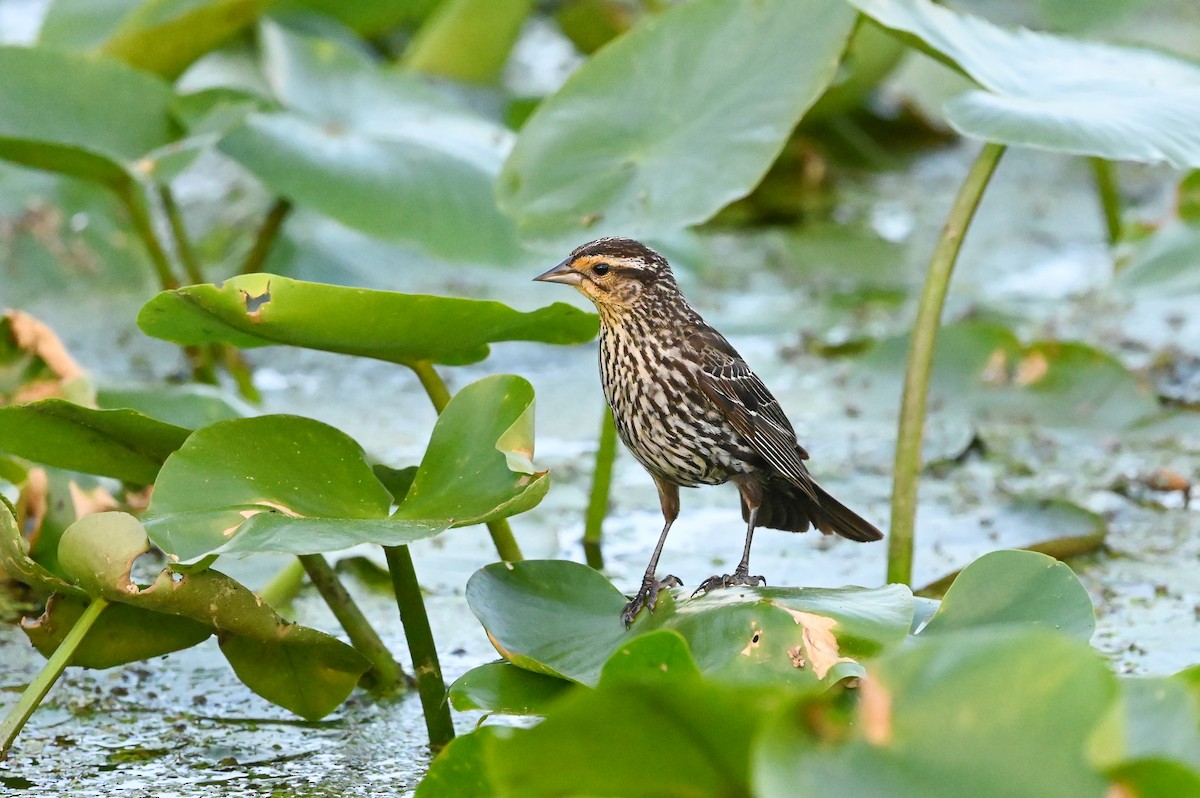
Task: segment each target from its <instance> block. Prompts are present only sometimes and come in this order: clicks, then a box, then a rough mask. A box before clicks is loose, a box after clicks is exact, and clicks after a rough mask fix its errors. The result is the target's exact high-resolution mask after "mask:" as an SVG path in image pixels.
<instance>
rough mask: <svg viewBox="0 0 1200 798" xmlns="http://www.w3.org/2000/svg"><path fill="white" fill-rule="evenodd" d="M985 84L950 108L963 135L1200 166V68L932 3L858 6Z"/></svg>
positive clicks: (881, 1) (903, 0)
mask: <svg viewBox="0 0 1200 798" xmlns="http://www.w3.org/2000/svg"><path fill="white" fill-rule="evenodd" d="M850 3H851V5H853V6H854V7H856V8H858V9H859V10H860V11H862V13H864V14H866V15H867V16H869V17H871V19H873V20H875V21H876V22H878V23H879V24H880V25H883V26H884V27H886V28H890V29H892V30H894V31H899V32H901V33H903V34H907V35H911V36H914V37H916V38H917V39H919V40H920V41H921V42H923V43H924V44H925V45H927V46H928V47H930V48H931V49H932V50H933V51H934V52H936V53H938V54H940V55H941V56H942V57H944V58H946V59H948V60H949V61H951V62H953V63H954V64H956V65H957V66H958V68H959V69H961V70H962V71H963V72H965V73H966V74H967V75H968V76H970V77H971V78H972V79H973V80H974V81H975V82H976V83H978V84H979V85H980V87H981V88H980V89H979V90H976V91H968V92H966V93H964V94H962V95H959V96H958V97H955V98H954V99H952V100H950V102H949V103H947V105H946V109H945V110H946V118H947V120H948V121H949V122H950V124H951V125H952V126H953V127H954V128H955V129H957V130H958V131H959V132H961V133H963V134H965V135H968V136H972V137H974V138H979V139H984V140H987V141H996V142H1001V143H1004V144H1010V145H1018V146H1026V147H1037V148H1039V149H1045V150H1052V151H1056V152H1065V153H1071V154H1075V155H1090V156H1096V157H1099V158H1106V159H1110V160H1129V161H1141V162H1146V163H1152V162H1157V161H1166V162H1167V163H1170V164H1172V165H1174V166H1176V167H1180V168H1195V167H1197V166H1200V137H1198V136H1196V130H1197V129H1200V65H1197V64H1194V63H1191V62H1189V61H1186V60H1184V59H1183V58H1180V57H1175V56H1171V55H1169V54H1166V53H1162V52H1156V51H1152V50H1147V49H1138V48H1134V47H1121V46H1117V45H1111V44H1102V43H1099V42H1084V41H1077V40H1072V39H1068V38H1065V37H1061V36H1054V35H1051V34H1047V33H1038V32H1035V31H1028V30H1015V31H1010V30H1005V29H1003V28H1000V27H998V26H996V25H993V24H991V23H990V22H988V21H986V20H984V19H981V18H979V17H975V16H971V15H969V14H965V13H961V12H957V11H953V10H951V9H949V8H946V7H944V6H940V5H936V4H934V3H933V2H930V0H850Z"/></svg>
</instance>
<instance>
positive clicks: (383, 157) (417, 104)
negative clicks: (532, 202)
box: [219, 21, 524, 263]
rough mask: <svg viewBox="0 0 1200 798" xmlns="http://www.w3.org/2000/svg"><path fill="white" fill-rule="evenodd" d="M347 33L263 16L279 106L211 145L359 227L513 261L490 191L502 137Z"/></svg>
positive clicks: (516, 249) (455, 254)
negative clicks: (321, 31) (326, 33)
mask: <svg viewBox="0 0 1200 798" xmlns="http://www.w3.org/2000/svg"><path fill="white" fill-rule="evenodd" d="M348 40H350V41H352V38H351V37H349V36H331V37H317V36H313V35H311V34H309V33H307V32H304V31H300V30H297V29H292V28H288V27H286V26H284V25H281V24H278V23H275V22H271V21H267V22H264V23H263V25H262V28H261V41H262V45H263V49H264V70H265V72H266V73H267V77H268V80H269V81H270V83H271V87H272V91H273V92H274V93H275V95H276V97H277V98H278V99H279V101H280V102H281V103H282V104H283V106H284V107H285V109H286V110H284V111H281V112H278V113H261V114H252V115H251V116H249V117H247V119H246V120H245V122H244V124H242V125H240V126H238V127H236V128H234V129H233V130H232V131H230V133H229V134H228V135H227V136H225V138H224V139H222V141H221V142H220V145H219V147H220V149H221V151H222V152H224V153H225V154H226V155H228V156H229V157H231V158H233V159H234V160H236V161H238V162H239V163H241V164H242V165H243V166H244V167H246V168H247V169H249V170H250V171H251V172H253V173H254V174H255V176H256V177H258V178H259V179H260V180H262V181H263V182H264V183H265V184H266V185H267V186H268V187H269V188H270V189H271V190H272V191H274V192H275V193H277V194H281V195H283V196H286V197H289V198H291V199H293V200H295V201H296V202H297V203H300V204H303V205H306V206H308V207H310V208H312V209H314V210H317V211H319V212H321V213H323V214H325V215H327V216H330V217H332V218H334V219H336V220H338V221H339V222H341V223H342V224H345V225H347V226H349V227H353V228H355V229H357V230H361V231H363V232H365V233H368V234H371V235H375V236H378V237H380V238H384V239H389V240H397V239H400V240H406V241H413V242H415V243H417V244H419V245H421V246H423V247H424V248H425V249H427V250H428V251H429V252H431V253H434V254H436V255H439V256H442V257H446V258H451V259H456V260H469V261H476V262H481V263H493V262H498V263H509V262H516V261H518V260H520V259H521V258H522V257H523V256H524V251H523V250H522V248H521V246H520V245H519V243H518V242H517V238H516V228H515V225H514V224H513V223H512V221H511V220H510V219H508V218H507V217H505V216H503V215H502V214H501V213H500V211H499V210H498V209H497V207H496V201H495V199H494V197H493V194H494V184H495V180H496V175H497V174H498V173H499V170H500V165H501V163H502V162H503V159H504V157H505V155H506V154H507V152H508V149H509V147H510V146H511V143H512V133H511V132H509V131H508V130H507V129H505V128H503V127H501V126H500V125H497V124H495V123H492V122H489V121H488V120H486V119H483V118H481V117H479V116H477V115H475V114H472V113H471V112H469V111H467V110H466V109H464V108H461V107H459V106H457V105H456V104H455V103H453V102H451V101H450V100H449V99H448V98H446V97H444V96H442V95H440V94H438V93H437V92H435V91H434V90H433V89H432V88H431V87H430V86H428V85H427V84H425V83H424V82H423V81H422V80H421V79H420V78H418V77H416V76H414V75H411V74H407V73H404V72H400V71H398V70H394V69H387V68H385V67H382V66H380V65H379V64H377V63H375V62H374V61H373V60H372V59H371V58H370V57H368V56H367V55H366V54H365V51H364V50H362V49H360V48H358V47H355V46H352V45H351V44H348V43H347V42H348Z"/></svg>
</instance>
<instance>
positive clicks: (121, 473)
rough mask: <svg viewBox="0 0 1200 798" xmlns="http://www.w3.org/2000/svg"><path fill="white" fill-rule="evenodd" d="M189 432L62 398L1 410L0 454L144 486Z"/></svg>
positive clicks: (125, 413)
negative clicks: (17, 456)
mask: <svg viewBox="0 0 1200 798" xmlns="http://www.w3.org/2000/svg"><path fill="white" fill-rule="evenodd" d="M188 434H189V430H186V429H184V428H182V427H177V426H175V425H174V424H167V423H165V422H162V421H156V420H155V419H153V418H150V417H149V416H144V415H142V414H141V413H138V412H136V411H133V410H96V409H93V408H90V407H83V406H81V405H77V404H73V403H71V402H66V401H63V400H62V399H43V400H42V401H40V402H30V403H29V404H24V405H11V406H9V407H0V451H6V452H11V453H13V454H17V455H20V456H22V457H27V458H29V459H30V460H35V461H37V462H39V463H46V464H47V465H52V466H57V467H59V468H67V469H71V470H73V471H83V472H84V473H87V474H100V475H101V476H107V477H113V478H114V479H120V480H123V481H125V482H133V483H136V484H140V485H149V484H150V483H151V482H153V481H154V478H155V476H157V474H158V469H159V468H161V467H162V464H163V461H165V460H166V459H167V456H168V455H170V454H171V453H172V452H174V451H175V450H176V449H178V448H179V447H180V446H182V445H183V442H184V440H185V439H186V438H187V436H188Z"/></svg>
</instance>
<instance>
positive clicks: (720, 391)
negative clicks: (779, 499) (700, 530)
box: [686, 327, 818, 502]
mask: <svg viewBox="0 0 1200 798" xmlns="http://www.w3.org/2000/svg"><path fill="white" fill-rule="evenodd" d="M686 346H687V347H688V348H690V349H691V350H692V351H691V352H690V353H689V354H690V355H691V357H693V358H694V362H696V363H699V364H700V369H699V371H698V372H697V373H696V384H697V387H699V388H700V390H701V392H703V393H704V395H705V396H707V397H708V398H709V400H711V401H712V403H713V404H714V405H715V406H716V407H717V408H718V409H719V410H720V411H721V413H722V414H723V415H724V416H725V419H726V420H727V421H728V422H729V424H730V425H731V426H732V427H733V428H734V429H735V430H737V431H738V432H739V433H740V434H741V435H742V436H743V437H744V438H745V439H746V441H747V442H748V443H749V444H750V445H751V446H752V447H753V448H754V450H755V451H756V452H758V453H759V454H760V455H761V456H762V458H763V459H764V460H766V461H767V462H768V463H769V464H770V465H771V466H772V467H774V468H775V470H776V471H777V472H778V473H779V475H780V476H782V477H783V478H785V479H786V480H788V481H789V482H791V483H792V484H793V485H795V486H796V487H797V488H799V489H800V490H801V491H803V492H804V494H805V495H806V496H808V497H809V498H811V499H812V500H813V501H814V502H816V501H817V500H818V499H817V493H816V490H815V489H814V487H813V481H812V477H811V476H809V473H808V469H807V468H806V467H805V466H804V460H805V459H807V457H808V452H806V451H804V449H803V448H801V446H800V444H799V443H797V442H796V432H795V430H793V429H792V425H791V422H789V421H788V419H787V416H786V415H784V413H783V408H782V407H780V406H779V402H778V401H777V400H776V399H775V397H774V396H772V395H771V392H770V391H769V390H767V386H766V385H764V384H763V381H762V380H760V379H759V378H758V375H756V374H755V373H754V372H753V371H751V370H750V367H749V366H748V365H746V361H744V360H742V357H741V355H739V354H738V353H737V350H736V349H734V348H733V346H732V345H731V344H730V343H729V342H728V341H726V340H725V337H724V336H722V335H721V334H720V333H719V332H717V331H716V330H714V329H712V328H711V327H708V328H705V329H703V330H701V331H699V332H696V333H694V334H693V335H691V336H689V337H688V339H687V341H686Z"/></svg>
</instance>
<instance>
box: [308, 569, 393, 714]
mask: <svg viewBox="0 0 1200 798" xmlns="http://www.w3.org/2000/svg"><path fill="white" fill-rule="evenodd" d="M298 559H299V560H300V564H301V565H303V566H304V570H305V572H307V573H308V578H309V579H310V580H311V581H312V583H313V587H315V588H316V589H317V592H318V593H320V594H321V598H323V599H325V603H326V604H328V605H329V609H331V610H332V611H333V615H334V617H336V618H337V619H338V623H340V624H341V625H342V628H343V629H345V630H346V634H347V635H348V636H349V637H350V643H351V644H352V645H353V646H354V647H355V648H356V649H358V652H359V653H360V654H362V655H363V656H364V657H366V658H367V659H369V660H370V661H371V670H369V671H367V674H366V676H365V677H364V678H365V679H366V684H365V686H366V687H367V689H368V690H370V691H371V693H372V695H375V696H388V695H395V694H396V693H399V692H402V691H403V690H404V688H405V686H406V683H405V675H404V669H403V668H401V667H400V664H399V663H397V662H396V660H394V659H392V652H390V651H388V648H387V646H386V645H384V643H383V640H381V639H380V638H379V634H378V633H377V632H376V631H375V629H374V628H373V627H372V626H371V624H370V623H369V622H368V621H367V619H366V616H364V615H363V614H362V610H360V609H359V608H358V605H357V604H355V603H354V599H353V598H351V597H350V593H349V592H348V591H347V590H346V586H345V585H343V584H342V581H341V580H340V579H338V576H337V574H336V573H334V571H333V568H331V567H330V565H329V562H328V561H327V560H326V559H325V558H324V557H322V556H321V555H320V554H301V555H300V556H299V558H298Z"/></svg>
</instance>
